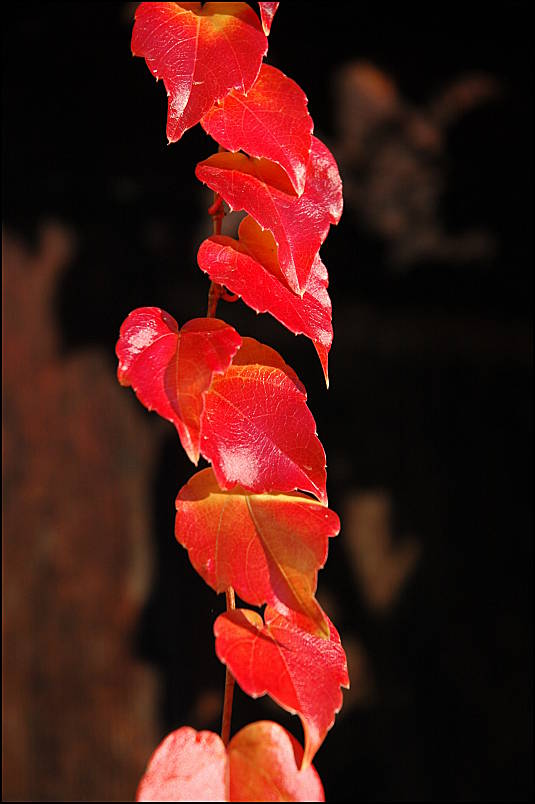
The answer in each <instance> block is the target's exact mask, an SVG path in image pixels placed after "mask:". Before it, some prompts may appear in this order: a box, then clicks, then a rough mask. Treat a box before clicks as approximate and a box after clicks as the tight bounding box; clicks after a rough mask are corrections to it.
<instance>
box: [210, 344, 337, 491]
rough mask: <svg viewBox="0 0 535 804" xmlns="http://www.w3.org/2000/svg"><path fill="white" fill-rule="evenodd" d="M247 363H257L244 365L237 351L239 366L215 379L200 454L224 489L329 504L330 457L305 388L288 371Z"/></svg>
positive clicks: (234, 364) (211, 389) (236, 365)
mask: <svg viewBox="0 0 535 804" xmlns="http://www.w3.org/2000/svg"><path fill="white" fill-rule="evenodd" d="M271 351H274V350H271ZM248 359H249V360H253V359H254V360H255V362H254V363H253V362H251V363H250V364H247V365H240V354H239V352H238V355H237V360H236V363H233V364H232V365H231V366H230V367H229V368H228V369H227V371H226V372H225V374H223V375H222V376H221V377H214V379H213V380H212V384H211V386H210V388H209V390H208V391H207V392H206V394H205V396H204V410H203V414H202V416H201V441H200V445H201V453H202V454H203V455H204V457H205V458H206V459H207V460H209V461H211V463H212V466H213V469H214V473H215V476H216V478H217V482H218V483H219V485H220V487H221V488H222V489H231V488H233V487H234V486H235V485H237V484H239V485H241V486H243V487H244V488H245V489H247V490H248V491H254V492H259V493H261V492H264V491H268V492H269V491H273V490H276V491H282V492H284V491H293V490H294V489H301V490H302V491H310V492H311V493H312V494H314V495H315V496H316V497H317V498H318V499H319V500H321V502H323V503H326V502H327V491H326V488H325V483H326V473H325V452H324V450H323V447H322V446H321V443H320V441H319V439H318V437H317V435H316V423H315V421H314V418H313V416H312V414H311V413H310V411H309V409H308V407H307V405H306V395H305V394H304V393H303V391H302V390H301V388H302V386H301V388H300V387H299V386H300V384H299V385H297V383H296V381H295V379H294V378H293V377H292V376H291V375H289V374H288V373H287V371H286V370H284V369H283V368H278V367H273V366H271V365H262V364H260V363H258V362H256V360H257V358H256V357H252V356H251V355H249V357H248ZM280 360H281V362H282V363H283V364H284V361H282V358H280ZM270 362H272V361H270ZM284 365H285V364H284Z"/></svg>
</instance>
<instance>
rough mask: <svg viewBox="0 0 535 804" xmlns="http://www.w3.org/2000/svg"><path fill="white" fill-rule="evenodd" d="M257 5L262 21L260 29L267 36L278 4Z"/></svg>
mask: <svg viewBox="0 0 535 804" xmlns="http://www.w3.org/2000/svg"><path fill="white" fill-rule="evenodd" d="M258 5H259V6H260V19H261V20H262V28H263V29H264V33H265V34H266V36H267V35H268V34H269V32H270V31H271V25H272V23H273V17H274V16H275V12H276V11H277V9H278V7H279V4H278V3H259V4H258Z"/></svg>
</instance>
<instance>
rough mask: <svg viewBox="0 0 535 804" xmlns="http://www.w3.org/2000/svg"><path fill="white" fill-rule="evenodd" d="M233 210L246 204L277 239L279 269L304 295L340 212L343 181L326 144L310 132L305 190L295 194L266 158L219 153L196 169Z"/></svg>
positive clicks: (199, 177)
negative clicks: (310, 140) (313, 267)
mask: <svg viewBox="0 0 535 804" xmlns="http://www.w3.org/2000/svg"><path fill="white" fill-rule="evenodd" d="M195 173H196V175H197V178H198V179H200V181H202V182H204V183H205V184H207V185H208V186H209V187H211V189H212V190H214V192H216V193H219V194H220V195H221V197H222V198H223V199H224V200H225V201H226V202H227V204H228V205H229V206H230V208H231V209H244V210H245V211H246V212H248V213H249V215H251V217H253V218H254V219H255V221H256V222H257V223H258V224H259V225H260V226H261V228H262V229H268V230H269V231H270V232H271V233H272V235H273V237H274V238H275V242H276V243H277V251H278V260H279V265H280V269H281V271H282V274H283V275H284V277H285V278H286V281H287V283H288V285H289V287H290V288H291V289H292V291H294V293H297V294H299V295H300V296H303V295H304V293H305V291H306V289H307V284H308V280H309V277H310V273H311V271H312V265H313V263H314V260H315V259H316V256H317V254H318V251H319V249H320V246H321V244H322V243H323V241H324V240H325V238H326V237H327V233H328V231H329V226H330V225H331V224H332V223H338V221H339V219H340V216H341V214H342V182H341V180H340V174H339V173H338V167H337V165H336V161H335V159H334V157H333V155H332V154H331V152H330V151H329V149H328V148H327V147H326V146H325V145H324V144H323V143H322V142H320V140H318V139H317V138H316V137H312V149H311V152H310V159H309V161H308V167H307V176H306V183H305V189H304V191H303V194H302V195H301V196H299V197H297V196H296V195H295V194H294V191H293V187H292V185H291V183H290V181H289V179H288V176H287V175H286V173H285V172H284V171H283V170H282V168H281V167H280V166H279V165H277V164H275V163H274V162H271V161H269V160H267V159H256V158H253V157H249V156H246V155H245V154H241V153H239V154H231V153H226V152H223V153H217V154H214V155H213V156H211V157H210V158H209V159H205V160H204V162H199V164H198V165H197V168H196V170H195Z"/></svg>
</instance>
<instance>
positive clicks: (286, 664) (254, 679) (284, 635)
mask: <svg viewBox="0 0 535 804" xmlns="http://www.w3.org/2000/svg"><path fill="white" fill-rule="evenodd" d="M264 618H265V624H264V622H263V621H262V618H261V617H260V615H259V614H257V613H256V612H254V611H249V610H247V609H236V610H235V611H230V612H227V613H226V614H221V615H220V616H219V617H218V618H217V620H216V622H215V625H214V633H215V636H216V652H217V655H218V657H219V659H220V660H221V661H222V662H223V663H224V664H226V665H227V666H228V668H229V669H230V671H231V673H232V675H233V676H234V677H235V678H236V681H237V682H238V684H239V685H240V687H241V688H242V689H243V690H244V692H246V693H247V694H248V695H251V696H252V697H254V698H256V697H258V696H260V695H265V694H266V693H267V694H268V695H270V696H271V697H272V698H273V699H274V700H275V701H276V702H277V703H278V704H280V706H282V707H284V709H286V710H288V711H289V712H291V713H292V714H298V715H299V717H300V718H301V721H302V723H303V728H304V731H305V754H304V760H303V762H304V765H305V766H306V765H308V764H309V763H310V762H311V761H312V758H313V756H314V754H315V753H316V751H317V750H318V748H319V747H320V745H321V743H322V742H323V740H324V739H325V735H326V734H327V732H328V730H329V729H330V728H331V726H332V725H333V723H334V718H335V715H336V713H337V712H338V711H339V710H340V708H341V706H342V692H341V690H340V687H341V686H343V687H348V686H349V678H348V675H347V662H346V656H345V652H344V650H343V648H342V645H341V644H340V637H339V635H338V632H337V631H336V629H335V628H334V626H333V625H332V623H329V625H330V639H322V638H321V637H318V636H315V635H314V634H311V633H309V632H308V631H306V630H304V629H302V628H300V627H299V626H298V625H297V623H299V622H302V617H300V616H299V615H298V616H297V617H295V618H294V617H293V616H292V615H291V616H290V617H284V616H283V615H281V614H279V613H278V612H276V611H274V609H272V608H270V607H267V608H266V610H265V613H264Z"/></svg>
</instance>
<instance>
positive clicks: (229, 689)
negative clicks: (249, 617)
mask: <svg viewBox="0 0 535 804" xmlns="http://www.w3.org/2000/svg"><path fill="white" fill-rule="evenodd" d="M225 594H226V597H227V611H234V609H235V608H236V601H235V599H234V589H233V588H232V586H229V588H228V589H227V591H226V593H225ZM233 697H234V676H233V675H232V673H231V672H230V670H229V669H228V667H227V670H226V675H225V700H224V702H223V718H222V722H221V739H222V740H223V743H224V745H225V746H227V745H228V742H229V739H230V721H231V719H232V699H233Z"/></svg>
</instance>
